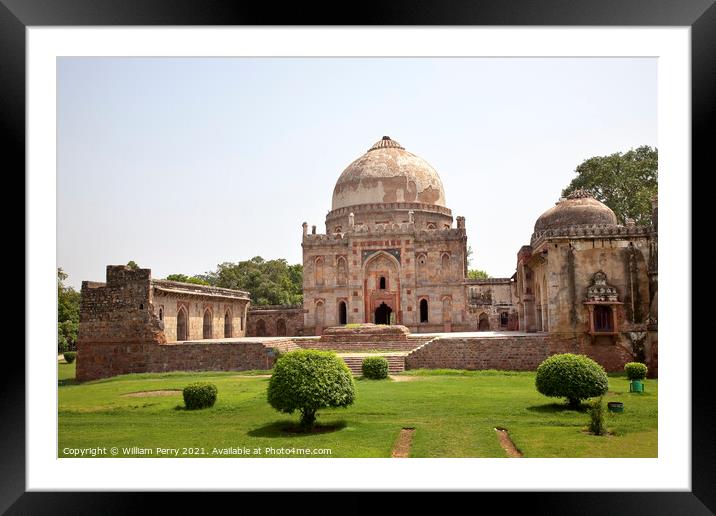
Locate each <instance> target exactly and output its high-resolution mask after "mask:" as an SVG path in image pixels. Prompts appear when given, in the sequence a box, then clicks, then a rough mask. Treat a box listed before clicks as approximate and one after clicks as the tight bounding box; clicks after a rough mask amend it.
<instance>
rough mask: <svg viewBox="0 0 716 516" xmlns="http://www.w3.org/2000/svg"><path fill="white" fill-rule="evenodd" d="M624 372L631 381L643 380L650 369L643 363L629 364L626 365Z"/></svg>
mask: <svg viewBox="0 0 716 516" xmlns="http://www.w3.org/2000/svg"><path fill="white" fill-rule="evenodd" d="M624 371H625V372H626V375H627V378H629V379H630V380H643V379H644V378H646V373H647V372H648V371H649V369H648V368H647V367H646V365H645V364H642V363H641V362H629V363H628V364H624Z"/></svg>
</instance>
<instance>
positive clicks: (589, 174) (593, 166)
mask: <svg viewBox="0 0 716 516" xmlns="http://www.w3.org/2000/svg"><path fill="white" fill-rule="evenodd" d="M658 158H659V154H658V150H657V149H655V148H651V147H649V146H646V145H645V146H642V147H638V148H637V149H631V150H629V151H628V152H626V153H623V154H622V153H621V152H616V153H614V154H611V155H609V156H595V157H592V158H589V159H587V160H585V161H584V162H582V163H581V164H580V165H579V166H578V167H577V168H576V170H575V172H576V174H577V177H575V178H574V179H573V180H572V182H571V183H569V186H567V188H565V189H564V190H562V197H566V196H567V195H569V194H570V193H572V192H573V191H574V190H577V189H579V188H582V189H584V190H586V191H588V192H589V193H591V194H592V195H593V196H594V198H595V199H597V200H598V201H601V202H603V203H604V204H606V205H607V206H609V207H610V208H611V209H612V211H614V213H615V214H616V216H617V219H618V220H619V222H620V223H622V224H623V223H624V222H625V221H626V219H627V218H630V219H634V220H635V221H636V223H637V224H643V225H648V224H649V223H650V222H651V199H652V198H653V197H655V196H656V194H657V179H658Z"/></svg>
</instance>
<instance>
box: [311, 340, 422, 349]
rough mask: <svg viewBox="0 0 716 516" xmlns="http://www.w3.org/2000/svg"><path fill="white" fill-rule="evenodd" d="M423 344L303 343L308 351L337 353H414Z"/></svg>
mask: <svg viewBox="0 0 716 516" xmlns="http://www.w3.org/2000/svg"><path fill="white" fill-rule="evenodd" d="M422 344H423V342H411V341H403V342H395V341H393V342H379V341H378V342H376V341H354V342H332V341H321V342H306V343H301V346H302V347H305V348H307V349H332V350H336V351H371V350H374V349H379V350H388V351H412V350H413V349H415V348H417V347H420V346H421V345H422Z"/></svg>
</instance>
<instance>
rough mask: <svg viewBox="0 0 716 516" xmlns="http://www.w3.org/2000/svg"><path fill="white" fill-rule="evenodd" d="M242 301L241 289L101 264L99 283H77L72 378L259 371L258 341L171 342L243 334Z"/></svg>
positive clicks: (261, 348)
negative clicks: (103, 274) (104, 274)
mask: <svg viewBox="0 0 716 516" xmlns="http://www.w3.org/2000/svg"><path fill="white" fill-rule="evenodd" d="M248 304H249V296H248V294H247V293H246V292H241V291H237V290H229V289H221V288H215V287H205V286H201V285H193V284H188V283H179V282H174V281H165V280H153V279H152V277H151V271H150V270H149V269H132V268H130V267H126V266H123V265H108V266H107V282H106V283H99V282H91V281H83V282H82V290H81V302H80V325H79V335H78V338H77V355H78V356H77V378H78V379H79V380H89V379H95V378H103V377H107V376H113V375H116V374H124V373H132V372H148V371H171V370H203V369H206V368H208V369H211V368H217V369H220V370H221V369H226V368H230V369H234V368H238V369H254V368H259V366H260V368H263V365H262V364H266V363H267V362H266V357H269V358H270V356H269V355H270V353H269V352H268V351H267V350H269V348H270V346H268V347H267V346H266V345H264V344H262V343H253V344H250V345H249V344H248V343H246V344H244V343H242V344H241V345H233V344H232V345H227V346H224V347H208V346H206V345H201V344H199V343H187V345H182V346H181V347H177V346H176V344H173V343H176V342H177V340H181V341H189V340H192V339H217V338H222V339H223V338H237V337H243V336H244V333H245V331H244V323H243V321H245V320H246V309H247V307H248ZM181 337H183V338H181ZM178 338H179V339H178Z"/></svg>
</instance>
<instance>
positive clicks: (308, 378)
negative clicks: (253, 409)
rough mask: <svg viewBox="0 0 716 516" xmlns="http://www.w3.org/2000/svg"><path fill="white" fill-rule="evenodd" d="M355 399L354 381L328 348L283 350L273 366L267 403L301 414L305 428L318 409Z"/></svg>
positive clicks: (336, 356) (289, 412) (348, 403)
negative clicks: (325, 349)
mask: <svg viewBox="0 0 716 516" xmlns="http://www.w3.org/2000/svg"><path fill="white" fill-rule="evenodd" d="M354 400H355V382H354V380H353V375H352V374H351V371H350V369H348V366H347V365H346V363H345V362H344V361H343V360H341V359H340V358H339V357H338V355H336V354H335V353H332V352H330V351H316V350H312V349H299V350H296V351H290V352H288V353H285V354H284V355H283V356H282V357H281V358H280V359H279V360H278V361H277V362H276V364H275V365H274V369H273V374H272V375H271V379H270V380H269V386H268V402H269V404H270V405H271V406H272V407H273V408H275V409H276V410H278V411H280V412H284V413H286V414H293V412H294V411H298V412H299V413H300V414H301V426H302V427H303V428H304V429H306V430H309V429H310V428H312V427H313V425H314V424H315V422H316V416H317V412H318V409H321V408H328V407H347V406H348V405H351V404H352V403H353V401H354Z"/></svg>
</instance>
